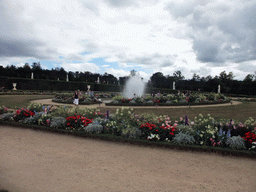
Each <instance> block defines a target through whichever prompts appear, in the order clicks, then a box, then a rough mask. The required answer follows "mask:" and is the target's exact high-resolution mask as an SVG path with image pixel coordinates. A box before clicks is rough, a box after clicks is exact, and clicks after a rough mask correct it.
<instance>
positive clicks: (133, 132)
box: [122, 127, 141, 138]
mask: <svg viewBox="0 0 256 192" xmlns="http://www.w3.org/2000/svg"><path fill="white" fill-rule="evenodd" d="M122 135H123V136H125V137H127V138H138V137H140V135H141V131H140V130H139V128H137V127H127V128H124V129H123V130H122Z"/></svg>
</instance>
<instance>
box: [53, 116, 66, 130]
mask: <svg viewBox="0 0 256 192" xmlns="http://www.w3.org/2000/svg"><path fill="white" fill-rule="evenodd" d="M65 126H66V118H65V117H54V118H52V121H51V124H50V127H54V128H56V129H59V128H64V127H65Z"/></svg>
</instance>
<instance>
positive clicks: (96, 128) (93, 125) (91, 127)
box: [84, 122, 103, 133]
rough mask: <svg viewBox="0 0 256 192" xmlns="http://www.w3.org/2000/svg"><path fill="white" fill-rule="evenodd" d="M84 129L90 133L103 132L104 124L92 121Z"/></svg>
mask: <svg viewBox="0 0 256 192" xmlns="http://www.w3.org/2000/svg"><path fill="white" fill-rule="evenodd" d="M84 130H85V131H86V132H87V133H89V132H91V133H101V132H102V131H103V126H102V125H100V124H98V123H94V122H93V123H90V124H89V125H87V126H86V127H84Z"/></svg>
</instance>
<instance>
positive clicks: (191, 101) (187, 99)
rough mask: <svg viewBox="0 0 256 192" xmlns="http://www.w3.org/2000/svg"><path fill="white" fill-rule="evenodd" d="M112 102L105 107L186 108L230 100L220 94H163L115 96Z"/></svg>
mask: <svg viewBox="0 0 256 192" xmlns="http://www.w3.org/2000/svg"><path fill="white" fill-rule="evenodd" d="M112 100H113V101H112V102H110V103H106V106H188V105H210V104H221V103H229V102H230V99H228V98H227V97H225V96H224V95H222V94H215V93H209V94H202V93H193V94H189V95H185V94H179V95H178V94H176V95H175V94H168V95H167V94H163V95H157V96H154V97H153V96H151V95H146V96H144V97H134V98H129V99H127V98H124V97H122V96H115V97H113V98H112Z"/></svg>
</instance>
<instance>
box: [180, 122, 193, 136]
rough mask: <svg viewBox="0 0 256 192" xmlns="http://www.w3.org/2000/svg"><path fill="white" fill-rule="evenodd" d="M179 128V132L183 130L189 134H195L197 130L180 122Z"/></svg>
mask: <svg viewBox="0 0 256 192" xmlns="http://www.w3.org/2000/svg"><path fill="white" fill-rule="evenodd" d="M177 130H178V132H182V133H184V134H187V135H193V134H194V132H195V131H194V129H193V128H192V127H191V126H188V125H184V124H178V125H177Z"/></svg>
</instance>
